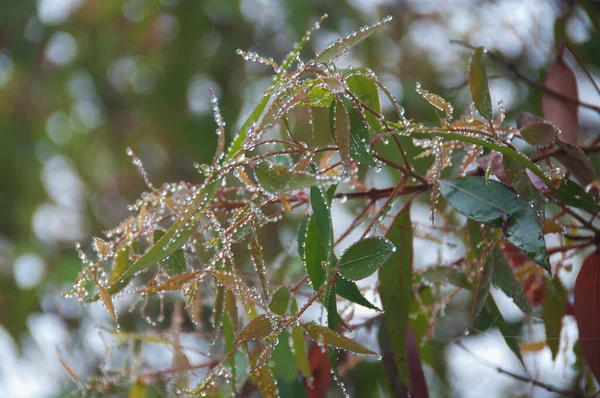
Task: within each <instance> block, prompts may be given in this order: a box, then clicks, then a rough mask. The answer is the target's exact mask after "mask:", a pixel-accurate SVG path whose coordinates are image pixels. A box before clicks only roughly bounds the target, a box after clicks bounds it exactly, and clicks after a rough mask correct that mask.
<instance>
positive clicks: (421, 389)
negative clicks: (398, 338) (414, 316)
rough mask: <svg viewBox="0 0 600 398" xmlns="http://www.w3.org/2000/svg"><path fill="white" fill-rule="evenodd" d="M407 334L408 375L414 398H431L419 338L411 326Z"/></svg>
mask: <svg viewBox="0 0 600 398" xmlns="http://www.w3.org/2000/svg"><path fill="white" fill-rule="evenodd" d="M406 331H407V333H406V349H407V354H408V355H407V359H408V373H409V375H410V386H411V388H412V396H413V397H424V398H425V397H429V391H428V390H427V383H426V381H425V374H424V373H423V365H422V363H421V358H420V357H419V347H418V346H417V337H416V336H415V332H414V331H413V330H412V328H411V327H410V326H409V327H408V328H407V330H406Z"/></svg>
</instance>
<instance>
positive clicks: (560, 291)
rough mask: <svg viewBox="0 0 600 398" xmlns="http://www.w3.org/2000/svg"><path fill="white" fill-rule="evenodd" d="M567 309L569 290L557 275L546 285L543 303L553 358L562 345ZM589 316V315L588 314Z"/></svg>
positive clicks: (547, 336) (547, 335)
mask: <svg viewBox="0 0 600 398" xmlns="http://www.w3.org/2000/svg"><path fill="white" fill-rule="evenodd" d="M566 309H567V292H566V290H565V288H564V287H563V285H562V283H561V281H560V279H558V278H557V277H556V276H555V277H554V278H552V281H551V283H548V284H547V285H546V297H545V298H544V303H543V305H542V315H543V317H544V326H545V328H546V344H547V345H548V347H550V352H551V353H552V359H553V360H555V359H556V354H558V346H559V345H560V331H561V329H562V318H563V316H564V315H565V312H566ZM588 316H589V315H588Z"/></svg>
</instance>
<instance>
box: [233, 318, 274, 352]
mask: <svg viewBox="0 0 600 398" xmlns="http://www.w3.org/2000/svg"><path fill="white" fill-rule="evenodd" d="M274 323H275V320H273V319H271V318H270V317H269V315H266V314H263V315H259V316H257V317H256V318H254V319H253V320H251V321H250V322H249V323H248V324H247V325H246V327H245V328H244V329H242V331H241V332H240V333H239V334H238V335H237V337H236V338H235V341H234V344H236V345H237V344H238V343H240V342H243V341H246V340H251V339H260V338H263V337H267V336H268V335H270V334H271V332H273V330H274Z"/></svg>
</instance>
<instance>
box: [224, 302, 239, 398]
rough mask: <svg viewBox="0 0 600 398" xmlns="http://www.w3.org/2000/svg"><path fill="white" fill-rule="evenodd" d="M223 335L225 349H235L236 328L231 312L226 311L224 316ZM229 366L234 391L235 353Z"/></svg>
mask: <svg viewBox="0 0 600 398" xmlns="http://www.w3.org/2000/svg"><path fill="white" fill-rule="evenodd" d="M223 337H224V339H225V351H227V352H231V351H232V350H233V349H234V340H235V330H234V326H233V322H232V320H231V318H230V316H229V314H227V313H225V314H224V316H223ZM227 368H229V373H230V374H231V388H232V391H233V392H235V391H236V380H235V378H236V369H235V355H232V356H231V358H229V359H228V360H227Z"/></svg>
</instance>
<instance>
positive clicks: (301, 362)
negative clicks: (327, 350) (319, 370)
mask: <svg viewBox="0 0 600 398" xmlns="http://www.w3.org/2000/svg"><path fill="white" fill-rule="evenodd" d="M297 312H298V303H297V302H296V299H295V298H294V299H293V300H292V314H294V315H295V314H296V313H297ZM291 339H292V346H293V347H294V350H293V351H294V357H295V358H296V366H297V367H298V369H299V370H300V371H301V372H302V373H303V374H304V377H305V378H306V379H307V381H308V383H309V384H310V382H311V381H312V374H311V372H310V364H309V363H308V353H307V351H306V342H305V341H304V329H302V327H300V326H298V325H296V324H294V325H293V326H292V332H291Z"/></svg>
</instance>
